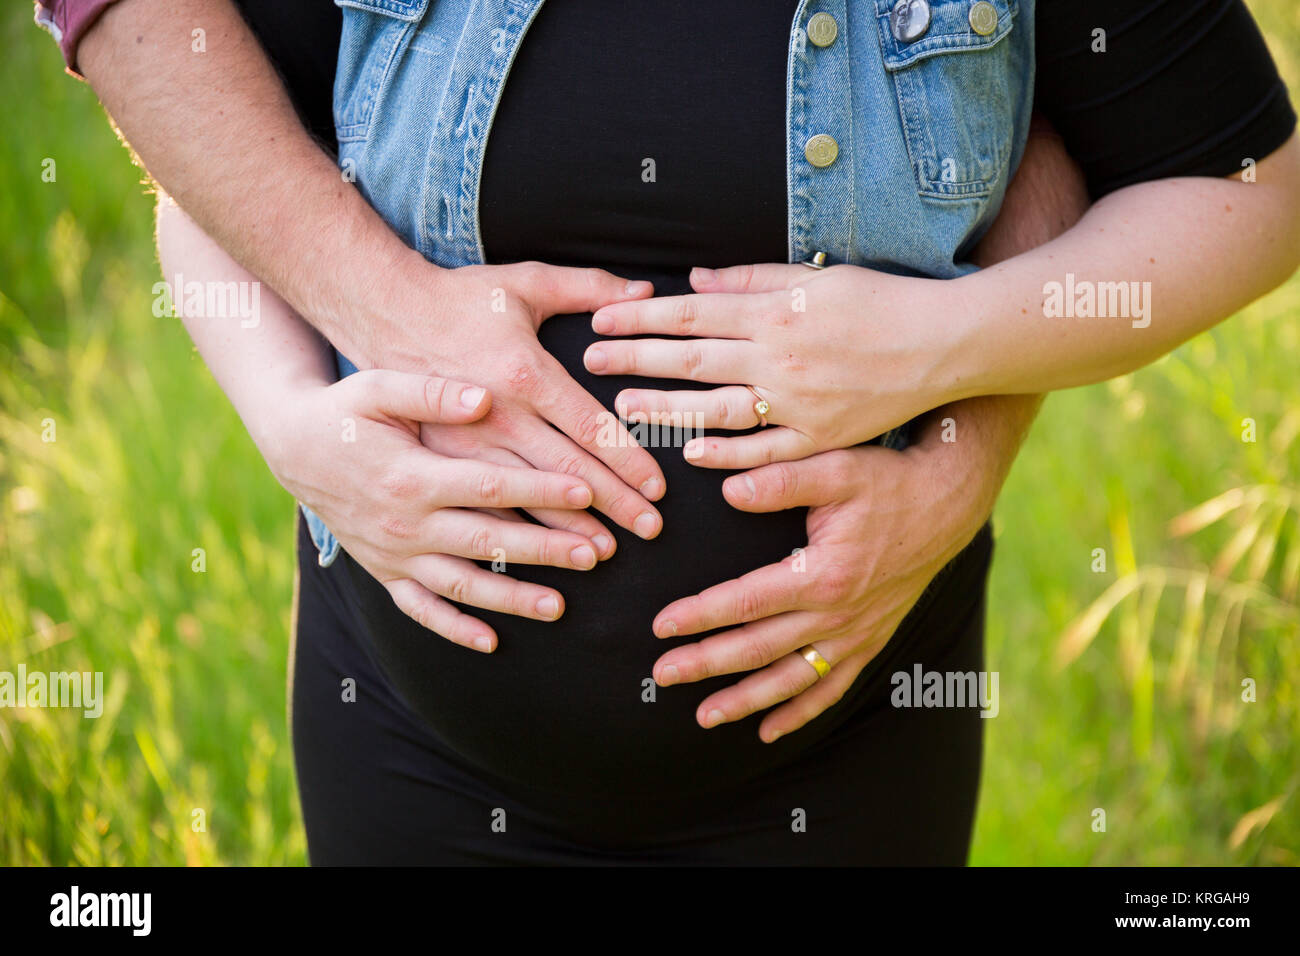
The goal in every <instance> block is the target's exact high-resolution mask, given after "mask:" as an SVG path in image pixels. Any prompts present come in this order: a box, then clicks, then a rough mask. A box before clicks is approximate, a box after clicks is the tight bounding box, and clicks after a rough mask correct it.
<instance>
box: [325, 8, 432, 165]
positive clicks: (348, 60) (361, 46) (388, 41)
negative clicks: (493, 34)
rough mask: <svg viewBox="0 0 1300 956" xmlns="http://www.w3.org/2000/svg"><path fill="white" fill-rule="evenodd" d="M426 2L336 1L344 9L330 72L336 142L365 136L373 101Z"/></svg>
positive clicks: (421, 15)
mask: <svg viewBox="0 0 1300 956" xmlns="http://www.w3.org/2000/svg"><path fill="white" fill-rule="evenodd" d="M429 2H430V0H334V3H335V5H336V6H338V7H341V8H342V10H343V36H342V38H341V42H340V45H339V49H340V56H339V60H338V69H337V72H336V73H335V76H334V128H335V132H336V133H337V135H338V141H339V143H349V142H356V141H358V140H364V139H365V138H366V135H367V133H368V131H369V128H370V117H371V114H372V113H373V111H374V108H375V101H376V100H377V99H378V97H379V93H380V91H381V90H382V89H383V87H384V82H385V81H386V80H387V78H388V74H389V71H390V70H391V69H392V67H393V64H394V63H396V62H397V60H398V57H399V52H400V50H401V48H402V45H403V43H404V42H405V41H407V40H408V39H409V37H410V35H411V32H412V31H413V30H414V29H415V26H416V24H417V23H419V21H420V20H421V19H422V18H423V17H424V14H425V11H426V10H428V8H429Z"/></svg>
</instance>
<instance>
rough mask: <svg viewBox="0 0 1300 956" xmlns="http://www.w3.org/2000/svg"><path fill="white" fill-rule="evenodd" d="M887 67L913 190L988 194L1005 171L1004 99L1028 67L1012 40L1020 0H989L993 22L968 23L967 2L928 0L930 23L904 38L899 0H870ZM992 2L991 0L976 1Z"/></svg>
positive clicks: (1008, 130) (935, 194)
mask: <svg viewBox="0 0 1300 956" xmlns="http://www.w3.org/2000/svg"><path fill="white" fill-rule="evenodd" d="M874 2H875V4H876V23H877V24H878V26H879V28H880V38H881V51H882V53H883V55H884V61H885V69H886V70H887V71H888V73H889V75H890V76H891V77H892V78H893V81H894V89H895V91H896V93H897V95H898V111H899V118H900V120H901V123H902V129H903V136H904V139H905V140H906V144H907V152H908V156H909V158H910V159H911V161H912V169H913V172H914V173H915V174H916V184H917V192H918V193H919V194H920V195H921V196H923V197H926V198H929V199H941V200H966V199H985V198H987V197H988V196H989V195H990V193H991V192H992V190H993V188H994V186H995V185H996V184H997V183H998V182H999V181H1000V180H1001V178H1002V177H1003V176H1005V175H1006V174H1007V172H1008V168H1007V167H1008V165H1009V163H1010V161H1011V156H1012V153H1013V152H1014V145H1015V143H1014V140H1015V123H1014V119H1013V117H1012V116H1011V111H1010V110H1009V109H1008V108H1007V104H1008V103H1011V102H1014V101H1015V97H1016V91H1017V90H1018V89H1019V81H1018V78H1017V75H1016V74H1017V73H1018V71H1020V70H1024V69H1029V68H1030V66H1029V64H1027V63H1023V62H1021V58H1020V57H1019V56H1018V55H1017V54H1016V52H1015V49H1014V44H1008V43H1002V42H1001V41H1002V40H1003V38H1005V37H1006V36H1007V35H1008V34H1009V33H1010V32H1011V30H1012V27H1013V26H1014V21H1015V18H1016V15H1017V13H1018V12H1019V0H991V3H992V6H993V8H994V9H995V10H996V11H997V15H998V19H997V26H996V27H995V28H994V29H993V31H992V32H991V33H989V34H988V35H986V36H982V35H980V34H978V33H976V32H975V30H974V29H973V28H972V27H971V22H970V15H971V7H972V6H973V4H972V2H971V0H930V24H929V27H928V28H927V30H926V32H925V33H924V34H923V35H922V36H921V37H920V38H919V39H917V40H915V41H913V42H911V43H908V42H906V41H903V40H899V39H898V38H897V37H895V36H894V32H893V30H892V28H891V26H890V13H891V12H892V10H893V9H894V6H895V5H896V0H874ZM981 2H985V3H987V2H990V0H981Z"/></svg>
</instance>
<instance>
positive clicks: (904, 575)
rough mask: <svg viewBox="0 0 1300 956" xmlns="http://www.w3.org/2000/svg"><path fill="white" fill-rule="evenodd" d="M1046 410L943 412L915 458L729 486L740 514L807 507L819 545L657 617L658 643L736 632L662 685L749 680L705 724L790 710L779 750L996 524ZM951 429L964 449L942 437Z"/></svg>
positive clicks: (678, 667) (854, 453)
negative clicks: (808, 652) (1002, 496)
mask: <svg viewBox="0 0 1300 956" xmlns="http://www.w3.org/2000/svg"><path fill="white" fill-rule="evenodd" d="M1038 403H1039V399H1038V397H1037V396H1007V397H1001V396H1000V397H994V398H977V399H970V400H968V401H965V402H959V403H957V404H956V405H952V406H948V407H947V408H945V409H943V410H942V417H939V413H936V416H934V418H935V421H933V422H932V423H931V424H930V425H929V426H928V432H927V434H926V435H925V436H924V437H923V438H922V440H921V441H920V442H919V443H918V444H916V445H913V446H912V447H911V448H908V449H907V450H906V451H902V452H898V451H892V450H890V449H886V448H881V447H878V446H863V447H857V448H849V449H843V450H837V451H830V452H823V453H821V454H818V455H815V456H813V457H811V458H807V459H805V460H803V461H798V462H792V463H782V464H772V465H767V466H764V467H762V468H759V469H757V470H754V471H751V472H748V473H746V474H742V475H733V476H732V477H730V478H728V479H727V480H726V481H725V482H723V485H722V489H723V494H724V495H725V496H726V499H727V501H728V502H729V503H730V504H731V505H732V506H733V507H736V508H739V509H740V510H742V511H754V512H766V511H778V510H782V509H786V508H796V507H800V506H806V507H808V508H809V512H808V546H807V548H805V549H804V550H803V552H802V553H801V554H798V555H795V556H791V557H789V558H786V559H785V560H784V561H782V562H781V563H779V564H771V565H768V566H766V567H762V568H759V569H758V570H757V571H753V572H751V573H749V574H746V575H745V576H743V577H741V578H737V579H735V580H732V581H727V582H725V583H723V584H719V585H717V586H715V587H712V588H709V589H708V590H706V591H704V592H702V593H700V594H697V595H695V596H693V597H688V598H684V599H683V600H680V601H676V602H674V603H672V604H670V605H669V606H668V607H666V608H664V609H663V610H662V611H660V612H659V614H658V616H657V617H656V618H655V621H654V633H655V634H656V636H658V637H661V638H664V637H674V636H681V635H684V634H699V633H701V632H704V631H709V630H713V629H715V628H722V627H729V628H731V630H728V631H723V632H721V633H719V634H715V635H713V636H711V637H707V638H705V639H704V640H702V641H699V642H697V643H694V644H686V645H682V646H680V647H675V648H673V649H672V650H671V651H668V652H667V653H666V654H664V655H663V656H662V657H660V658H659V660H658V661H657V662H656V663H655V666H654V678H655V681H656V682H657V683H658V684H660V685H661V686H669V685H672V684H682V683H687V682H693V681H698V680H703V679H704V678H706V677H716V676H718V675H720V674H739V673H744V672H747V671H752V672H753V673H749V674H747V676H745V677H744V678H743V679H742V680H740V681H739V682H737V683H736V684H733V685H732V686H730V687H727V688H725V689H724V690H721V691H718V692H717V693H714V694H711V695H710V696H709V697H707V698H706V699H705V700H704V701H703V702H702V703H701V704H700V706H699V708H698V710H697V712H696V719H697V720H698V722H699V723H700V725H701V726H703V727H715V726H717V725H718V724H721V723H726V722H730V721H735V720H740V719H742V718H744V717H747V716H748V715H750V714H753V713H755V712H757V711H760V710H763V709H765V708H768V707H774V706H776V705H781V706H776V709H775V710H773V711H772V712H771V713H769V714H767V715H766V716H765V717H764V718H763V721H762V723H761V724H760V725H759V736H760V737H761V738H762V739H763V740H764V741H766V742H768V743H771V742H772V741H774V740H776V739H777V738H778V737H780V736H782V735H784V734H788V733H790V732H792V731H795V730H798V729H799V728H800V727H802V726H803V725H804V724H806V723H808V722H809V721H810V720H812V719H813V718H814V717H816V716H817V715H818V714H820V713H822V712H823V711H825V710H826V709H828V708H829V707H831V706H832V705H834V704H835V703H836V701H838V700H839V699H840V698H841V697H842V696H843V695H844V693H845V691H847V690H848V689H849V687H850V686H851V685H852V684H853V681H854V680H855V679H856V678H857V676H858V674H860V673H861V672H862V669H863V668H864V667H866V666H867V664H868V663H870V661H871V660H872V658H874V657H875V656H876V655H877V654H878V653H879V652H880V650H881V648H883V647H884V646H885V644H886V643H888V641H889V639H890V638H891V637H892V636H893V634H894V631H895V630H896V629H897V628H898V625H899V624H900V623H901V622H902V620H903V618H904V617H906V616H907V613H908V611H910V610H911V609H912V607H913V605H915V604H916V602H917V600H918V599H919V598H920V596H921V594H922V593H923V592H924V591H925V589H926V587H927V586H928V585H929V583H930V581H931V580H932V579H933V578H934V576H935V575H936V574H937V573H938V572H939V571H940V570H941V569H942V568H943V567H944V565H946V564H947V563H948V562H949V561H950V560H951V559H952V558H953V557H954V556H955V555H956V554H957V553H958V552H960V551H961V549H962V548H963V547H965V546H966V544H967V543H969V542H970V540H971V539H972V538H973V537H974V535H975V533H976V532H977V531H978V530H979V528H980V527H981V526H982V525H983V524H984V522H985V521H986V520H987V518H988V515H989V513H990V512H991V510H992V508H993V502H994V501H995V500H996V498H997V494H998V491H999V489H1000V488H1001V486H1002V482H1003V479H1004V478H1005V477H1006V473H1007V470H1008V469H1009V468H1010V465H1011V462H1012V461H1013V460H1014V458H1015V454H1016V450H1017V449H1018V448H1019V445H1020V441H1021V438H1022V436H1023V433H1024V430H1025V429H1026V428H1027V427H1028V425H1029V423H1030V422H1031V421H1032V420H1033V416H1034V414H1035V411H1036V409H1037V406H1038ZM944 418H949V419H952V421H953V423H954V426H955V429H956V434H957V436H958V438H957V441H956V442H944V441H943V440H942V435H943V429H942V424H941V423H942V421H943V419H944ZM808 644H812V645H813V646H814V647H815V648H816V649H817V651H818V652H819V653H820V654H821V655H822V657H823V658H825V659H826V661H827V662H828V663H829V664H830V665H831V670H830V672H829V673H828V674H827V675H826V676H825V677H824V678H822V679H820V680H819V679H818V678H817V672H816V671H815V670H814V669H813V667H812V665H811V664H809V663H808V662H807V661H806V660H805V659H804V658H803V657H801V656H799V655H798V654H796V653H795V652H796V651H798V650H799V649H800V648H802V647H804V646H805V645H808Z"/></svg>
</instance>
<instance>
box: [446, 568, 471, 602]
mask: <svg viewBox="0 0 1300 956" xmlns="http://www.w3.org/2000/svg"><path fill="white" fill-rule="evenodd" d="M471 590H473V584H472V582H471V581H470V577H469V575H468V574H464V573H461V574H453V575H452V576H451V577H449V578H448V579H447V586H446V596H447V597H448V598H450V599H451V600H453V601H455V602H456V603H458V604H464V603H465V601H466V600H468V599H469V596H470V592H471Z"/></svg>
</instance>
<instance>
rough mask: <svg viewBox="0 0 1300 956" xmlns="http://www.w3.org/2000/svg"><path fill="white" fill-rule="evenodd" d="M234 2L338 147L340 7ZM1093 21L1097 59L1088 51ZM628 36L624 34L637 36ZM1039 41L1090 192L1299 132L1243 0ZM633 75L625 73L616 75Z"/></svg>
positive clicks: (1061, 0) (1040, 91) (1210, 169)
mask: <svg viewBox="0 0 1300 956" xmlns="http://www.w3.org/2000/svg"><path fill="white" fill-rule="evenodd" d="M236 2H237V3H238V5H239V7H240V9H241V10H242V11H243V13H244V16H245V18H246V19H247V20H248V22H249V25H250V26H251V27H252V29H253V31H254V32H255V33H256V34H257V36H258V38H259V39H260V40H261V41H262V45H263V46H264V47H265V48H266V51H267V53H268V55H269V56H270V57H271V59H272V61H273V62H274V63H275V65H276V66H277V68H278V69H279V70H280V74H281V75H282V76H283V77H284V81H285V85H286V86H287V87H288V89H289V95H290V96H291V97H292V99H293V101H294V103H295V104H296V105H297V107H298V109H299V112H300V113H301V114H302V116H303V117H304V121H305V122H306V123H307V125H308V127H309V129H310V130H311V131H312V133H313V134H314V135H315V136H316V137H317V138H319V139H320V140H321V141H322V142H323V143H325V144H327V146H328V147H329V148H330V149H331V150H333V149H335V140H334V123H333V118H332V114H331V109H330V101H331V97H332V94H333V85H334V66H335V63H336V61H337V59H338V46H339V32H340V29H341V25H342V13H341V11H340V10H339V8H338V7H336V6H335V5H334V4H333V3H332V2H331V0H274V2H270V0H236ZM562 2H564V0H550V5H552V6H555V5H559V4H560V3H562ZM699 9H700V16H699V20H698V21H697V22H696V23H694V24H692V25H691V26H690V29H692V30H710V29H714V28H710V26H709V24H710V23H713V24H715V27H716V29H717V30H721V31H722V33H720V34H717V35H727V34H729V32H730V30H731V29H732V28H733V27H734V26H735V25H734V24H730V23H728V24H722V25H721V26H717V24H718V23H719V21H717V20H712V19H710V17H709V15H708V10H707V7H706V6H700V8H699ZM1099 27H1100V28H1102V29H1104V30H1106V37H1107V46H1106V49H1107V52H1106V53H1105V54H1097V53H1093V52H1092V47H1093V42H1094V36H1093V31H1094V30H1096V29H1098V28H1099ZM637 34H638V31H637V30H636V29H629V30H627V31H625V32H624V34H623V35H622V36H623V37H624V38H627V39H629V42H635V37H636V36H637ZM608 42H609V38H605V37H602V38H600V43H601V44H602V45H604V44H606V43H608ZM1035 45H1036V48H1037V58H1038V74H1037V77H1036V82H1035V90H1036V106H1037V108H1039V109H1041V110H1042V111H1043V112H1044V113H1045V114H1046V115H1047V116H1048V117H1049V118H1050V119H1051V121H1052V123H1053V124H1054V125H1055V126H1056V128H1057V129H1058V130H1059V131H1060V132H1061V134H1062V135H1063V136H1064V137H1065V140H1066V143H1067V144H1068V146H1069V148H1070V153H1071V155H1072V156H1074V158H1075V160H1076V161H1077V162H1079V164H1080V165H1081V166H1082V167H1083V170H1084V173H1085V175H1086V176H1087V178H1088V183H1089V185H1090V187H1091V189H1092V192H1093V195H1094V196H1101V195H1103V194H1105V193H1107V192H1110V191H1112V190H1114V189H1117V188H1119V187H1120V186H1125V185H1131V184H1132V183H1135V182H1144V181H1147V180H1151V179H1160V178H1163V177H1168V176H1226V175H1228V174H1230V173H1233V172H1235V171H1237V170H1239V169H1240V168H1241V161H1242V159H1244V158H1253V159H1262V158H1263V157H1265V156H1267V155H1268V154H1269V153H1271V152H1273V150H1275V149H1276V148H1277V147H1278V146H1279V145H1281V144H1282V143H1284V142H1286V140H1287V139H1288V138H1289V137H1290V135H1291V133H1292V132H1293V131H1294V129H1295V112H1294V109H1293V108H1292V105H1291V103H1290V100H1289V99H1288V97H1287V92H1286V88H1285V86H1284V84H1283V83H1282V81H1281V78H1280V77H1279V76H1278V73H1277V68H1276V66H1275V65H1274V63H1273V60H1272V58H1271V57H1270V56H1269V53H1268V49H1267V47H1265V45H1264V43H1263V40H1262V38H1261V36H1260V33H1259V28H1258V27H1257V26H1256V25H1255V22H1254V19H1253V18H1252V17H1251V16H1250V12H1249V11H1248V10H1247V8H1246V5H1245V3H1244V2H1242V0H1088V2H1086V3H1081V2H1078V0H1039V2H1038V4H1037V36H1036V38H1035ZM730 48H731V47H730V44H729V43H722V42H719V43H717V44H716V48H715V50H714V51H713V52H714V56H712V57H710V59H709V60H708V61H706V63H704V64H692V65H691V68H692V69H694V70H696V71H701V70H706V69H707V68H710V67H713V68H717V67H718V64H719V62H721V61H720V60H719V58H720V57H726V56H728V51H729V49H730ZM575 51H576V53H577V55H581V48H577V47H575ZM639 68H641V67H640V66H638V67H637V69H639ZM782 75H783V76H784V73H783V74H782ZM636 76H637V72H636V69H633V68H630V69H629V70H628V71H627V73H626V74H625V79H626V81H629V82H630V81H632V80H634V78H635V77H636ZM781 96H782V97H784V91H782V93H781Z"/></svg>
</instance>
